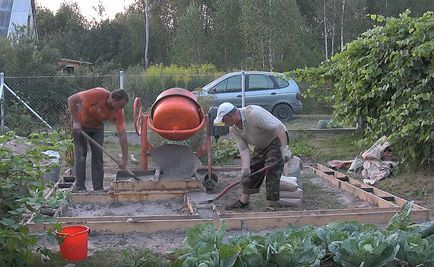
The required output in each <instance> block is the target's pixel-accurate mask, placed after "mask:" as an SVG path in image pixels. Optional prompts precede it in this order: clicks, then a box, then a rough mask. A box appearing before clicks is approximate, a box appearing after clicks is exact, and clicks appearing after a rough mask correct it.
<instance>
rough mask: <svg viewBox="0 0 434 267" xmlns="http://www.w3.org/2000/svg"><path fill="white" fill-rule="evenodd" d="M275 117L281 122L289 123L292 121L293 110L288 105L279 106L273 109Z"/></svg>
mask: <svg viewBox="0 0 434 267" xmlns="http://www.w3.org/2000/svg"><path fill="white" fill-rule="evenodd" d="M272 113H273V115H274V117H276V118H278V119H279V120H281V121H289V120H290V119H292V108H291V107H290V106H289V105H287V104H277V105H276V106H275V107H274V108H273V112H272Z"/></svg>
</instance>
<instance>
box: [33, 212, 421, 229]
mask: <svg viewBox="0 0 434 267" xmlns="http://www.w3.org/2000/svg"><path fill="white" fill-rule="evenodd" d="M315 212H316V211H312V212H309V211H308V212H305V213H303V212H298V214H292V215H286V216H284V215H282V214H273V213H271V212H270V213H268V214H267V213H266V212H264V213H261V214H257V215H258V216H250V217H245V216H244V215H245V214H244V213H240V214H231V215H230V216H229V217H226V216H224V215H222V217H221V220H222V221H225V222H226V223H227V226H228V229H229V230H241V229H243V228H246V229H248V230H250V231H262V230H266V229H271V228H284V227H286V226H287V225H288V224H298V225H305V224H309V225H323V224H327V223H329V222H332V221H336V220H343V221H359V222H361V223H373V224H385V223H387V222H388V221H389V220H390V218H391V217H392V216H393V215H394V214H395V212H396V211H395V210H394V209H390V210H388V211H387V210H381V211H371V212H349V213H326V214H316V213H315ZM189 217H191V218H185V217H183V216H149V217H131V216H118V217H113V216H111V217H99V220H95V218H92V219H88V220H86V219H81V220H80V218H75V221H66V220H65V221H62V218H58V220H59V222H60V223H62V224H65V225H70V224H77V223H80V224H85V225H86V226H88V227H89V228H90V229H91V230H92V231H97V232H110V233H118V234H120V233H132V232H139V233H154V232H160V231H185V230H187V229H189V228H191V227H192V226H194V225H196V224H203V223H213V219H203V218H198V216H189ZM412 219H413V221H415V222H423V221H426V220H428V219H429V218H428V217H426V213H425V212H423V211H414V212H413V213H412ZM27 226H28V228H29V231H30V232H31V233H34V232H40V231H45V230H47V229H50V228H53V227H54V226H53V224H33V223H30V224H28V225H27Z"/></svg>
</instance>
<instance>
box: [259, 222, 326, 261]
mask: <svg viewBox="0 0 434 267" xmlns="http://www.w3.org/2000/svg"><path fill="white" fill-rule="evenodd" d="M314 237H315V235H314V231H313V228H310V227H305V228H295V227H291V226H290V227H288V228H287V229H285V230H283V231H276V232H272V233H270V234H267V235H266V237H265V240H266V244H267V245H268V249H267V250H268V257H269V260H270V262H269V264H270V265H271V266H304V267H308V266H319V265H320V260H321V259H322V258H323V257H324V254H325V252H324V249H322V248H321V247H320V246H317V245H315V243H314Z"/></svg>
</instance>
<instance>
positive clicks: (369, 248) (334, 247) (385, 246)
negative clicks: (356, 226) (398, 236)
mask: <svg viewBox="0 0 434 267" xmlns="http://www.w3.org/2000/svg"><path fill="white" fill-rule="evenodd" d="M329 249H330V251H331V252H332V253H333V254H334V257H333V259H334V260H335V261H336V262H337V263H339V264H342V266H343V267H356V266H365V267H374V266H375V267H382V266H391V265H392V263H393V260H394V259H395V256H396V254H397V253H398V250H399V245H397V244H395V242H394V240H393V238H391V237H387V236H385V235H384V234H383V233H381V232H380V231H369V232H363V233H358V232H356V233H355V234H353V235H351V236H350V237H349V238H348V239H345V240H343V241H334V242H332V243H331V244H330V245H329Z"/></svg>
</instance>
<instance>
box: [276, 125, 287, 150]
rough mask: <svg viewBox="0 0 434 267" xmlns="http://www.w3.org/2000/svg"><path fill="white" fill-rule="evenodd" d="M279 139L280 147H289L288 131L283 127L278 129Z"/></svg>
mask: <svg viewBox="0 0 434 267" xmlns="http://www.w3.org/2000/svg"><path fill="white" fill-rule="evenodd" d="M276 134H277V137H278V138H279V141H280V145H281V146H286V145H288V140H287V138H286V129H285V127H283V126H280V127H278V128H277V129H276Z"/></svg>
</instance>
